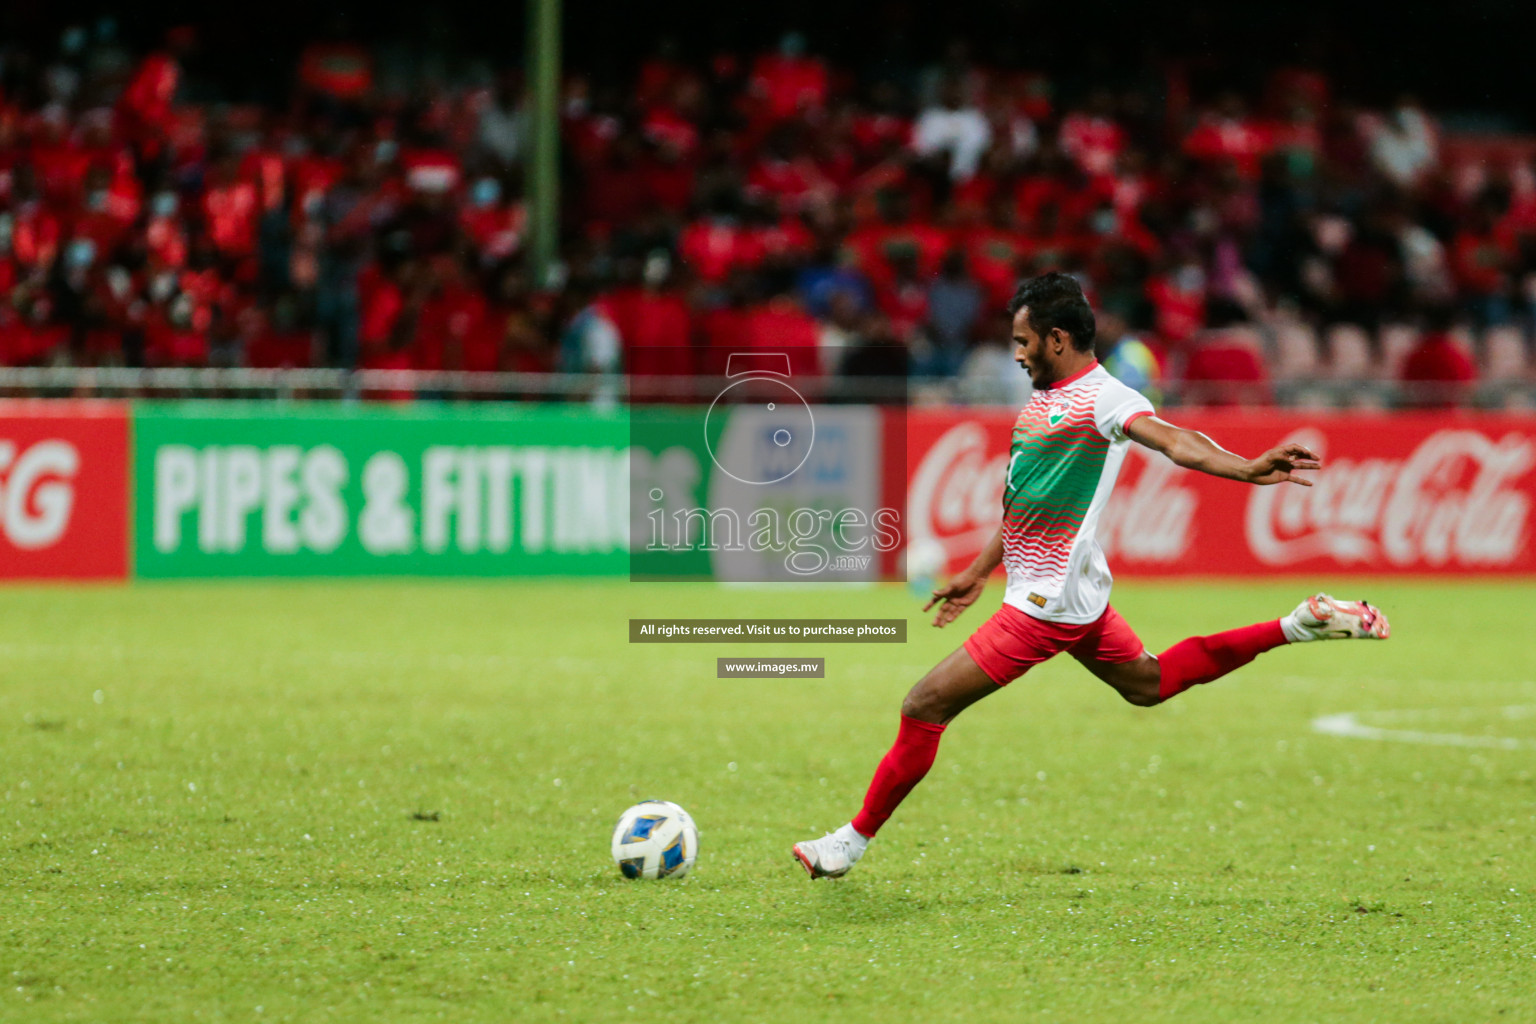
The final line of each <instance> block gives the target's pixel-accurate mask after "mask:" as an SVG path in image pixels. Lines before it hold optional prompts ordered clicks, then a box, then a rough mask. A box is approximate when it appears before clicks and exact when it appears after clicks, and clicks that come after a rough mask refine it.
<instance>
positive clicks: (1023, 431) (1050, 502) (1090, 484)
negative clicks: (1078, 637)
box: [1003, 363, 1152, 623]
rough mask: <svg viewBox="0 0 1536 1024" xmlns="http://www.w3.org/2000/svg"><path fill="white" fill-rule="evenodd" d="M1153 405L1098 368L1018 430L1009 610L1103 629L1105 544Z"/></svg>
mask: <svg viewBox="0 0 1536 1024" xmlns="http://www.w3.org/2000/svg"><path fill="white" fill-rule="evenodd" d="M1151 414H1152V403H1151V402H1149V401H1147V399H1146V397H1145V396H1143V395H1142V394H1141V393H1140V392H1137V391H1134V390H1132V389H1131V388H1129V387H1127V386H1126V385H1124V384H1122V383H1120V381H1118V380H1116V379H1115V378H1114V377H1111V376H1110V375H1109V373H1107V372H1106V371H1105V370H1104V368H1103V367H1102V366H1100V365H1099V364H1098V363H1094V364H1093V365H1092V366H1090V367H1088V369H1086V370H1083V371H1082V372H1080V373H1077V374H1074V375H1073V376H1071V377H1068V378H1067V379H1066V380H1062V381H1058V382H1057V383H1056V384H1054V385H1053V386H1051V387H1049V388H1045V389H1042V390H1039V391H1036V392H1035V393H1034V395H1033V396H1032V397H1031V398H1030V400H1029V404H1028V405H1026V406H1024V408H1023V410H1022V411H1021V412H1020V413H1019V418H1018V420H1017V421H1016V422H1015V423H1014V425H1013V443H1012V446H1011V449H1010V457H1009V460H1008V481H1007V485H1006V486H1005V487H1004V489H1003V565H1004V567H1005V568H1006V569H1007V570H1008V589H1007V592H1006V593H1005V594H1004V596H1003V602H1004V603H1005V604H1011V605H1013V606H1014V607H1015V608H1018V609H1019V610H1020V611H1022V612H1024V613H1026V614H1028V615H1032V616H1034V617H1035V618H1037V619H1045V620H1047V621H1050V622H1067V623H1085V622H1094V621H1096V620H1097V619H1098V618H1099V616H1100V615H1103V614H1104V609H1105V608H1106V607H1108V605H1109V589H1110V586H1111V584H1112V583H1113V582H1114V580H1113V577H1111V576H1110V573H1109V564H1108V563H1107V562H1106V561H1105V559H1104V552H1103V550H1102V549H1100V547H1099V542H1098V539H1097V537H1096V533H1097V530H1098V524H1099V515H1100V513H1102V512H1103V511H1104V505H1105V503H1106V502H1107V501H1109V495H1110V492H1111V491H1113V490H1114V488H1115V480H1116V478H1118V477H1119V475H1120V464H1121V463H1122V462H1123V461H1125V452H1126V448H1127V447H1128V446H1129V445H1130V443H1131V442H1130V438H1129V437H1127V436H1126V433H1125V428H1126V427H1127V426H1128V425H1129V424H1130V423H1131V421H1132V420H1134V419H1136V418H1137V417H1138V416H1150V415H1151Z"/></svg>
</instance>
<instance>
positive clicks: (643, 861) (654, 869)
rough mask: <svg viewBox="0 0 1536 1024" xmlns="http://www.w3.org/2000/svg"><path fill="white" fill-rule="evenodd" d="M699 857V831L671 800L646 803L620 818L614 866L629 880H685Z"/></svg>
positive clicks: (617, 827) (615, 838)
mask: <svg viewBox="0 0 1536 1024" xmlns="http://www.w3.org/2000/svg"><path fill="white" fill-rule="evenodd" d="M698 857H699V830H698V829H697V828H696V827H695V826H694V824H693V819H692V818H690V817H689V816H688V812H687V811H685V810H683V809H682V808H681V807H679V806H677V804H674V803H672V802H671V801H670V800H646V801H645V802H644V803H638V804H635V806H633V807H631V808H630V809H629V810H627V811H625V812H624V813H623V814H622V815H620V816H619V823H618V824H617V825H615V826H614V828H613V862H614V863H615V864H617V865H618V866H619V870H620V871H622V872H623V873H624V877H625V878H682V877H683V876H684V875H686V874H687V873H688V869H689V868H691V867H693V862H694V861H695V860H697V859H698Z"/></svg>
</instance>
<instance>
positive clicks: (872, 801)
mask: <svg viewBox="0 0 1536 1024" xmlns="http://www.w3.org/2000/svg"><path fill="white" fill-rule="evenodd" d="M943 734H944V726H942V725H939V724H937V723H935V722H919V721H918V720H917V719H915V718H908V717H907V716H906V715H902V716H901V729H900V730H899V731H898V732H897V733H896V744H895V746H893V747H891V749H890V750H889V751H887V752H886V755H885V756H884V757H882V758H881V759H880V766H879V767H878V768H876V769H875V777H874V779H873V780H872V781H871V782H870V784H869V792H867V793H865V794H864V809H863V810H861V811H860V812H859V813H858V815H857V816H856V817H855V818H854V819H853V828H854V831H856V832H858V833H859V835H861V836H872V835H874V834H875V833H876V832H878V831H880V826H881V825H884V824H885V822H886V819H887V818H889V817H890V816H891V813H892V812H893V811H895V810H896V807H897V805H899V804H900V803H901V802H902V801H903V800H905V799H906V798H907V794H908V793H910V792H912V787H913V786H915V785H917V784H918V783H919V782H921V781H923V776H924V775H927V774H928V769H929V768H932V767H933V758H934V755H935V754H937V753H938V752H939V737H940V736H942V735H943Z"/></svg>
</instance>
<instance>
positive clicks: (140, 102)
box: [118, 26, 196, 167]
mask: <svg viewBox="0 0 1536 1024" xmlns="http://www.w3.org/2000/svg"><path fill="white" fill-rule="evenodd" d="M195 39H196V35H195V33H194V32H193V30H192V29H191V28H190V27H188V26H180V27H178V28H173V29H171V30H170V31H169V32H168V33H166V45H165V49H164V50H161V51H158V52H156V53H152V54H150V55H149V56H148V57H145V58H144V60H143V61H141V62H140V63H139V66H138V67H137V68H135V69H134V72H133V77H132V78H131V79H129V81H128V85H127V87H126V88H125V89H124V90H123V94H122V97H121V98H120V99H119V100H118V113H119V114H120V116H121V117H122V125H123V133H124V135H125V136H126V138H127V139H128V141H129V143H130V144H131V145H132V146H133V147H134V152H135V155H136V156H137V157H138V160H139V164H140V166H141V167H142V166H149V165H152V164H156V163H160V162H161V161H163V160H164V159H165V158H166V156H168V154H167V152H166V150H165V144H166V140H167V139H169V138H170V135H171V130H172V128H173V126H174V115H173V114H172V112H171V105H172V104H173V103H174V102H175V98H176V89H177V87H178V86H179V85H180V84H181V58H182V57H183V56H185V55H186V53H187V52H188V51H189V50H190V49H191V48H192V45H193V42H194V41H195Z"/></svg>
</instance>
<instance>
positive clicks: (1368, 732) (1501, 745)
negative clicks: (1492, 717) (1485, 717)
mask: <svg viewBox="0 0 1536 1024" xmlns="http://www.w3.org/2000/svg"><path fill="white" fill-rule="evenodd" d="M1492 710H1497V711H1498V712H1499V713H1500V714H1502V715H1503V716H1504V718H1506V719H1518V718H1530V717H1533V716H1536V704H1513V705H1507V706H1505V707H1501V708H1497V709H1494V708H1416V709H1402V710H1394V711H1365V712H1357V711H1345V712H1342V713H1340V714H1336V715H1322V716H1321V717H1318V718H1314V719H1313V720H1312V730H1313V731H1314V732H1320V733H1324V734H1326V735H1329V736H1344V737H1348V738H1350V739H1357V740H1381V741H1384V742H1389V743H1420V744H1425V745H1427V746H1436V747H1475V748H1481V749H1485V750H1487V749H1492V750H1525V749H1536V740H1530V739H1519V738H1516V737H1513V736H1477V735H1468V734H1465V733H1455V732H1425V731H1423V730H1420V729H1384V728H1382V727H1381V726H1376V725H1366V724H1365V723H1364V722H1361V721H1360V719H1359V716H1360V715H1362V714H1366V715H1372V716H1375V717H1381V718H1386V719H1388V720H1392V719H1397V720H1404V719H1413V718H1443V717H1451V718H1458V717H1459V718H1463V719H1466V718H1470V717H1473V716H1475V715H1477V714H1480V713H1486V712H1487V711H1492Z"/></svg>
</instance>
